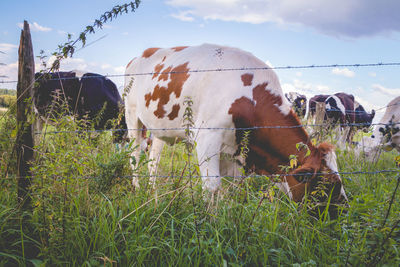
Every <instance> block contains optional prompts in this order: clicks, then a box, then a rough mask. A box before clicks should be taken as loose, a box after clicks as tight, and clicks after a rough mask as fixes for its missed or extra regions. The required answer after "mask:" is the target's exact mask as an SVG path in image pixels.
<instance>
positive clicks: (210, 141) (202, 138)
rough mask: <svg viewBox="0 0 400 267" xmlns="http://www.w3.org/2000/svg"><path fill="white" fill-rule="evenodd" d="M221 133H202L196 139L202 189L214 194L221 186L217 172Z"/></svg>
mask: <svg viewBox="0 0 400 267" xmlns="http://www.w3.org/2000/svg"><path fill="white" fill-rule="evenodd" d="M221 140H222V135H221V133H210V132H207V131H202V132H200V133H199V135H198V137H197V146H196V151H197V157H198V160H199V168H200V173H201V176H202V181H203V189H204V190H208V191H210V192H211V193H215V192H216V191H217V190H218V188H219V187H220V184H221V177H220V172H219V167H220V159H219V158H220V152H221Z"/></svg>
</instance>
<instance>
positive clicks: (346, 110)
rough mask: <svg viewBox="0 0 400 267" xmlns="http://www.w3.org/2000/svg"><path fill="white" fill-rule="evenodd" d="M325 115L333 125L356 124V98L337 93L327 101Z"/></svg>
mask: <svg viewBox="0 0 400 267" xmlns="http://www.w3.org/2000/svg"><path fill="white" fill-rule="evenodd" d="M325 114H326V117H327V118H329V119H331V120H332V122H333V123H340V124H346V123H354V121H355V114H354V96H353V95H349V94H346V93H336V94H334V95H331V96H329V97H328V98H327V99H326V100H325Z"/></svg>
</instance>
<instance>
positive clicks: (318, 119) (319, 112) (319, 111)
mask: <svg viewBox="0 0 400 267" xmlns="http://www.w3.org/2000/svg"><path fill="white" fill-rule="evenodd" d="M324 119H325V103H324V102H317V103H316V105H315V124H316V125H319V126H316V129H318V141H322V138H323V133H324V130H325V129H324V126H323V124H324ZM325 127H326V126H325Z"/></svg>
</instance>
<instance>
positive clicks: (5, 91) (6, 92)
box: [0, 89, 17, 96]
mask: <svg viewBox="0 0 400 267" xmlns="http://www.w3.org/2000/svg"><path fill="white" fill-rule="evenodd" d="M2 95H11V96H16V95H17V90H12V89H0V96H2Z"/></svg>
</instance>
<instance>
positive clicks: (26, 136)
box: [16, 21, 35, 207]
mask: <svg viewBox="0 0 400 267" xmlns="http://www.w3.org/2000/svg"><path fill="white" fill-rule="evenodd" d="M18 56H19V59H18V84H17V141H16V151H17V166H18V202H19V203H20V204H22V207H27V206H28V205H29V204H30V201H31V197H30V194H29V187H30V185H31V177H32V175H31V172H30V170H29V167H30V163H29V162H30V161H31V160H32V159H33V149H32V148H33V137H32V124H31V123H30V122H28V120H27V114H28V113H29V110H28V108H29V107H30V104H29V101H28V99H31V97H32V87H33V83H34V81H35V61H34V56H33V48H32V40H31V33H30V30H29V24H28V22H26V21H24V28H23V30H22V31H21V40H20V44H19V50H18Z"/></svg>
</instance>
